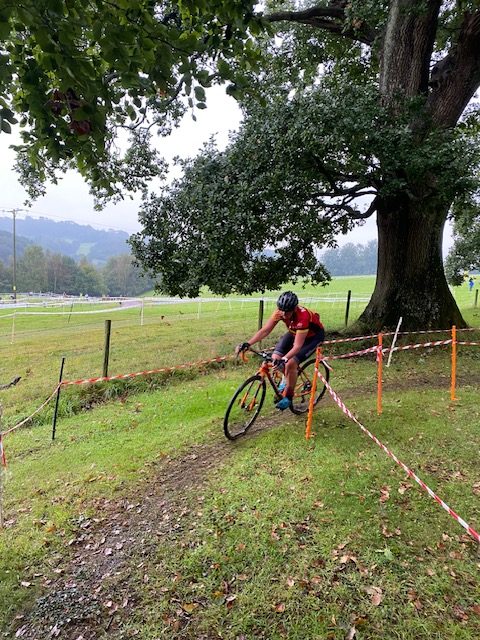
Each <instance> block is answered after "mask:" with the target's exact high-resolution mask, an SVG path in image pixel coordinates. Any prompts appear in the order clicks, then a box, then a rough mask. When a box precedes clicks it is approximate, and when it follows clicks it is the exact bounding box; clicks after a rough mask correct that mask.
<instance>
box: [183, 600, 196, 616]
mask: <svg viewBox="0 0 480 640" xmlns="http://www.w3.org/2000/svg"><path fill="white" fill-rule="evenodd" d="M181 606H182V609H183V610H184V611H185V613H188V614H190V613H193V612H194V611H195V609H196V608H197V607H198V604H197V603H196V602H185V603H184V604H182V605H181Z"/></svg>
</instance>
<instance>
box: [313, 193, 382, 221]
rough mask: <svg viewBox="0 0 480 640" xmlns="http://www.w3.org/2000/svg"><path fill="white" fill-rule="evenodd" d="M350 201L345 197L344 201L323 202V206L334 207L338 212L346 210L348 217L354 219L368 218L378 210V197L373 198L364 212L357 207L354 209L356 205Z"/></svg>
mask: <svg viewBox="0 0 480 640" xmlns="http://www.w3.org/2000/svg"><path fill="white" fill-rule="evenodd" d="M350 201H351V199H350ZM348 202H349V200H348V199H345V200H343V201H342V202H331V203H327V202H323V203H322V206H324V207H326V208H328V209H333V210H334V211H338V212H340V211H344V212H345V213H346V214H347V215H348V217H349V218H352V219H353V220H366V219H367V218H370V216H371V215H372V214H373V213H375V211H376V210H377V198H376V197H375V198H374V199H373V200H372V202H371V203H370V205H369V207H368V209H367V210H366V211H363V212H361V211H357V210H356V209H354V207H352V206H351V205H349V204H348Z"/></svg>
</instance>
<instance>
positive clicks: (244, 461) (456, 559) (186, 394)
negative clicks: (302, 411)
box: [0, 303, 480, 640]
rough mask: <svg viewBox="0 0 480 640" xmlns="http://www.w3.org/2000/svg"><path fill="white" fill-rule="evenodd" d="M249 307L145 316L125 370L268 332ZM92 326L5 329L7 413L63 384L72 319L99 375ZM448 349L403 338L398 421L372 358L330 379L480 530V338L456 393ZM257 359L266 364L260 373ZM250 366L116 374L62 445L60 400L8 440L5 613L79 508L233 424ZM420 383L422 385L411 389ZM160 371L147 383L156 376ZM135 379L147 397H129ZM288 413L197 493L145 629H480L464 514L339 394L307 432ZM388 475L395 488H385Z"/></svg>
mask: <svg viewBox="0 0 480 640" xmlns="http://www.w3.org/2000/svg"><path fill="white" fill-rule="evenodd" d="M210 304H212V305H215V304H216V303H210ZM222 304H224V303H222ZM202 305H203V303H202ZM205 306H206V305H205ZM184 308H185V307H182V309H184ZM180 310H181V309H180ZM154 311H155V313H157V311H156V310H154ZM463 311H464V314H465V318H466V320H467V322H469V323H470V324H472V325H475V326H478V325H479V311H478V310H477V309H473V307H472V306H467V308H465V309H463ZM243 312H244V314H245V315H244V316H241V317H240V320H239V322H238V323H237V322H232V313H231V312H230V309H227V310H226V311H225V312H223V311H222V310H221V309H220V308H216V307H215V306H213V307H212V313H211V315H208V314H207V312H206V311H205V313H204V314H203V311H200V318H196V320H197V322H194V319H195V308H194V307H192V313H191V314H190V315H188V314H183V312H182V314H180V313H179V314H178V315H177V316H175V322H170V320H167V322H168V324H167V323H165V324H162V323H164V321H165V318H164V319H163V320H162V321H160V320H159V319H158V317H156V319H155V321H154V322H152V323H151V324H149V323H148V322H147V323H146V324H145V325H144V326H143V327H141V326H140V324H138V325H135V326H128V325H125V326H123V327H121V328H119V329H118V333H117V334H115V333H114V334H113V337H112V359H111V367H112V368H111V371H112V373H115V372H118V369H119V368H120V371H125V369H127V370H128V368H131V369H132V370H140V369H142V368H144V367H145V368H153V367H152V364H153V363H154V362H155V363H156V364H158V365H163V364H178V363H181V362H184V361H186V360H192V359H197V358H198V359H201V358H202V359H203V358H205V357H208V355H209V354H211V355H212V356H213V355H217V354H218V353H220V354H221V353H222V350H223V353H229V352H230V351H231V348H232V344H235V343H236V342H238V341H239V340H241V339H243V338H245V337H247V336H248V335H249V334H250V333H252V332H253V330H254V329H255V326H256V307H255V313H253V314H252V307H248V305H244V309H243ZM122 313H123V312H122ZM128 313H131V314H133V313H138V310H135V311H134V310H130V311H129V312H128ZM202 314H203V315H202ZM342 314H343V309H342V310H341V312H340V316H339V317H340V321H339V323H338V325H337V326H338V327H340V326H341V318H342ZM183 315H185V316H186V317H183ZM197 315H198V309H197ZM252 315H253V317H252ZM322 315H323V314H322ZM212 318H214V319H215V323H214V322H213V321H212ZM137 319H138V318H137ZM114 326H115V325H114ZM90 329H91V328H90V327H87V326H78V327H76V328H75V331H74V332H72V333H68V331H67V332H66V337H65V336H64V335H63V333H60V332H58V328H55V326H53V325H52V327H50V329H49V330H51V332H52V333H51V336H52V340H51V342H50V341H46V340H45V339H41V340H39V339H38V336H39V335H40V336H44V335H45V334H44V333H42V332H39V333H38V334H36V335H29V336H24V338H23V340H24V342H22V343H21V348H20V345H19V343H15V344H14V345H11V346H8V345H5V344H4V352H5V360H6V361H8V368H7V372H3V374H2V375H3V376H6V377H7V378H8V377H9V375H10V373H11V374H14V373H19V374H21V375H23V380H22V381H21V383H20V384H19V385H18V387H16V388H14V389H11V390H9V391H7V392H5V393H4V394H3V397H2V401H3V402H4V404H5V405H6V422H7V424H8V423H10V424H11V423H13V422H14V421H15V418H16V417H18V414H19V413H20V410H21V412H22V414H26V413H28V412H29V410H30V409H31V408H32V407H35V406H37V405H38V401H39V400H40V399H43V398H44V397H45V396H46V395H48V392H49V391H50V390H51V388H52V387H53V386H54V385H55V383H56V379H57V375H58V372H57V369H56V367H54V366H52V362H55V361H57V362H59V360H60V356H61V355H63V353H65V351H64V349H65V348H66V345H69V342H68V341H69V340H71V338H72V335H73V336H75V340H76V341H77V342H76V343H75V344H73V345H72V344H71V343H70V345H69V348H70V351H69V356H68V358H67V362H68V365H67V370H66V372H65V377H66V378H70V377H71V378H73V377H83V376H91V375H92V374H95V373H96V372H95V367H97V366H98V368H100V367H101V359H102V354H101V347H100V346H99V345H101V344H102V343H103V342H102V341H103V328H100V327H97V328H96V331H97V333H95V332H94V331H93V330H92V331H91V330H90ZM247 329H248V331H247ZM114 331H115V329H114ZM179 335H180V336H181V337H180V338H179ZM54 338H55V339H54ZM473 338H475V339H477V340H478V339H479V336H478V333H477V334H473ZM421 339H422V340H425V339H427V338H426V337H425V336H422V337H421ZM468 339H470V337H468ZM62 340H65V341H64V342H62ZM355 348H356V347H355ZM332 352H333V350H332ZM449 358H450V351H449V348H448V347H445V348H443V347H441V348H436V349H432V350H428V351H425V350H421V351H415V352H404V353H398V354H395V355H394V359H393V364H392V366H391V367H390V369H388V370H385V373H384V378H385V384H384V388H385V399H384V414H383V415H382V416H381V417H378V416H377V415H376V411H375V406H376V405H375V397H374V393H375V384H376V381H375V365H374V362H373V360H372V359H371V358H369V359H362V360H357V361H355V362H351V361H345V362H338V363H334V372H333V376H332V383H333V386H334V388H335V389H337V390H338V391H339V392H340V393H341V394H342V397H344V399H345V401H346V402H347V404H348V406H349V407H350V408H351V409H352V410H354V411H356V412H357V414H358V415H359V417H360V418H361V419H362V420H363V421H364V424H365V426H367V427H368V428H369V429H371V430H373V431H374V432H375V433H376V434H377V435H378V436H379V437H380V438H381V439H383V440H384V441H385V443H386V444H387V445H389V446H391V447H392V448H393V449H394V451H395V452H396V453H397V454H398V455H399V456H400V457H401V458H403V459H404V461H405V462H406V463H408V464H410V465H412V467H413V468H414V469H416V470H418V471H419V473H420V476H421V477H422V478H423V479H424V480H425V481H427V482H428V483H431V484H432V488H433V489H434V490H437V491H438V493H439V494H440V496H441V497H442V498H444V499H445V500H446V501H447V502H448V503H451V506H452V507H453V508H456V509H457V510H458V512H459V513H460V515H462V516H464V517H465V518H466V519H467V520H469V519H470V520H471V524H472V525H474V526H475V524H476V528H477V529H478V528H479V522H480V514H479V511H478V493H475V492H474V490H475V491H477V489H475V483H478V435H479V424H480V420H479V413H478V372H479V367H478V365H479V362H480V351H479V350H478V348H474V347H472V348H468V347H464V348H460V355H459V378H460V381H461V384H462V388H461V390H460V391H459V393H458V395H459V400H458V401H457V402H456V403H454V404H451V403H450V402H449V399H448V398H449V394H448V384H449ZM253 368H254V363H253V362H250V364H249V365H248V366H247V368H246V369H248V371H251V370H252V369H253ZM92 369H93V371H92ZM199 373H200V374H201V375H199ZM246 373H247V371H246V370H245V369H243V368H235V369H232V368H226V369H223V368H221V367H220V368H218V367H217V368H215V370H212V371H207V370H202V371H200V372H199V371H194V372H191V373H186V374H174V375H173V377H171V378H168V379H167V378H164V379H163V380H162V385H163V386H162V388H161V389H160V390H157V391H155V392H150V393H139V391H140V390H141V389H142V386H141V385H138V386H135V384H133V383H132V388H130V389H129V388H125V387H124V386H122V385H118V386H117V387H116V390H115V387H112V386H108V387H106V388H107V389H110V394H111V397H112V402H111V403H109V404H107V405H105V406H101V407H97V408H95V409H94V410H93V411H91V412H88V413H81V414H79V415H76V416H73V417H70V418H62V419H61V421H60V422H59V424H58V427H57V428H58V434H57V440H56V441H55V442H54V443H52V442H51V440H50V438H51V435H50V425H49V424H48V423H45V422H44V418H45V417H49V416H48V414H45V415H44V416H43V418H41V419H40V420H39V422H38V424H37V425H36V426H34V427H32V428H26V429H23V430H21V431H19V432H16V433H15V434H12V435H9V436H8V437H6V438H5V441H4V444H5V448H6V452H7V457H8V460H9V467H8V468H7V472H6V475H5V476H4V479H5V485H4V489H5V496H4V505H5V519H6V521H7V524H8V527H7V528H6V529H4V531H3V532H2V533H1V534H0V621H2V622H1V623H0V629H1V628H6V626H7V625H8V623H9V622H10V621H11V620H12V617H13V615H14V614H15V612H17V611H19V610H21V608H22V606H23V605H24V604H25V603H27V602H31V601H32V599H33V598H34V597H35V594H37V593H39V591H40V589H41V585H42V581H43V579H44V576H45V575H48V572H49V571H51V568H52V565H53V564H54V563H57V562H58V558H59V557H60V556H61V555H63V554H64V553H65V551H66V549H67V548H68V547H67V545H68V539H69V536H70V535H73V534H74V532H75V530H76V527H77V526H78V522H79V517H82V516H83V515H85V514H92V513H94V512H95V505H96V500H97V499H98V497H99V496H107V497H115V496H121V495H123V494H128V493H129V492H130V491H131V490H132V487H133V486H134V485H136V484H137V483H138V481H139V478H141V479H143V478H148V477H149V476H150V474H151V473H152V468H155V467H156V466H157V465H160V464H161V461H162V459H163V458H164V456H165V455H171V454H175V453H176V452H180V451H182V450H184V449H185V448H186V447H191V446H195V445H196V444H197V443H201V442H205V441H208V442H211V441H215V440H219V441H221V440H222V438H223V436H222V433H221V419H222V415H223V412H224V409H225V405H226V403H227V400H228V399H229V397H230V396H231V394H232V392H233V390H234V389H235V388H236V386H238V384H239V383H240V382H241V380H242V379H243V378H244V376H246ZM7 374H8V375H7ZM2 381H3V380H2ZM414 383H415V384H417V385H418V384H421V385H422V388H421V389H420V390H416V391H412V390H411V389H409V385H412V384H414ZM155 384H156V382H153V381H148V380H147V381H146V383H144V386H143V389H149V388H152V387H154V385H155ZM436 387H439V388H436ZM79 389H81V388H75V389H71V390H69V391H68V392H65V393H63V392H62V397H63V400H62V403H64V404H63V414H64V415H66V414H68V412H69V406H70V407H74V406H75V403H77V402H78V397H79ZM92 389H93V391H92V390H90V391H87V390H84V391H82V392H81V393H83V394H84V395H85V398H84V400H85V404H87V405H88V404H89V403H91V402H94V401H95V398H96V394H97V393H98V392H97V391H96V390H95V388H92ZM132 390H133V391H135V392H136V393H137V395H135V396H128V392H130V391H132ZM100 395H101V394H100ZM116 395H118V399H114V398H115V396H116ZM269 406H271V405H269ZM72 411H73V409H72ZM270 411H271V412H272V410H270ZM276 420H277V421H278V427H276V428H275V429H274V430H272V431H270V432H267V433H262V434H261V435H259V436H257V437H255V438H247V439H245V440H244V441H242V442H240V443H238V444H235V445H233V446H232V454H231V456H230V458H229V461H228V464H227V465H226V466H225V467H222V469H221V470H219V472H218V474H217V477H213V478H212V484H211V487H210V489H209V490H208V492H205V491H202V492H201V494H199V495H195V492H194V493H193V494H192V495H191V500H192V505H195V504H196V501H197V499H198V500H199V502H198V504H201V508H198V509H196V510H195V511H194V512H192V518H191V520H190V525H191V532H190V533H189V534H188V535H187V537H186V539H184V540H182V541H181V543H180V544H179V541H178V540H177V539H175V537H172V538H171V539H167V540H165V546H164V549H163V552H162V555H161V556H160V557H159V558H158V559H157V561H156V562H155V566H153V567H152V568H151V570H150V575H151V577H152V580H151V582H150V583H149V585H146V586H143V587H142V588H141V592H140V594H139V597H140V599H141V602H142V605H141V607H140V609H139V611H140V612H141V617H144V618H145V622H144V623H143V622H142V621H141V620H140V618H139V619H133V620H132V621H131V628H132V631H138V633H139V635H138V637H141V638H145V639H150V638H152V639H153V638H155V637H157V636H158V634H159V633H160V632H161V633H163V634H164V635H166V636H167V637H177V636H178V637H182V638H183V637H186V638H187V637H191V638H197V637H200V634H202V633H206V629H207V628H209V627H210V628H217V629H218V630H219V633H222V634H223V635H222V637H224V638H232V640H233V639H234V638H238V637H242V635H243V636H244V637H246V638H253V637H265V638H281V637H288V638H306V637H309V638H310V637H312V638H315V637H319V638H343V637H344V636H346V634H347V633H348V631H349V629H351V628H352V627H353V626H355V628H356V629H357V630H358V634H357V636H355V637H357V638H405V639H410V638H414V637H418V638H427V637H428V638H442V639H443V638H454V639H457V638H458V639H459V640H460V639H461V640H463V639H468V640H470V639H472V640H473V638H476V637H478V635H479V631H480V628H479V626H478V620H479V618H478V608H475V607H476V606H477V605H478V600H479V596H480V594H479V592H478V568H479V563H478V559H477V558H476V557H475V549H474V547H472V544H471V543H470V541H469V540H467V538H465V536H463V533H462V529H460V528H459V527H458V525H457V524H456V523H454V522H453V520H451V518H449V516H448V515H447V514H445V513H444V512H443V511H442V510H440V509H439V508H438V506H437V505H436V504H435V503H433V501H431V500H430V499H429V498H427V497H425V496H422V495H420V493H419V492H418V491H417V489H416V487H414V488H410V487H408V488H407V489H406V492H405V493H403V494H401V493H399V492H398V489H399V488H402V487H403V486H404V485H402V484H401V483H402V482H403V481H404V480H405V478H404V476H403V474H402V472H401V470H399V469H396V468H394V466H393V463H392V462H391V461H390V460H388V458H386V456H385V455H384V454H383V453H382V452H380V451H379V450H376V448H375V445H374V444H373V443H370V442H368V441H366V439H365V436H363V435H362V434H361V433H360V432H359V431H358V430H357V427H355V426H354V425H353V424H352V423H349V422H348V421H347V419H346V418H345V417H344V416H343V415H342V414H341V413H340V412H339V410H338V409H337V408H336V407H334V406H332V405H328V404H327V403H324V404H323V406H322V407H321V409H320V410H319V411H318V412H317V417H316V423H315V430H316V432H317V435H316V438H315V439H314V441H313V444H311V445H309V446H306V445H305V442H304V440H303V428H304V424H303V421H302V420H301V419H300V420H299V419H294V418H292V416H290V415H288V416H285V415H283V416H279V417H277V418H276ZM477 486H478V485H477ZM382 487H390V489H388V490H385V491H387V493H388V494H389V498H388V499H387V500H385V501H384V502H380V497H382V496H385V495H386V493H385V491H383V492H382ZM320 504H323V506H320ZM198 513H201V515H200V516H199V515H198ZM397 529H399V530H400V534H397V533H396V530H397ZM392 532H393V535H390V534H391V533H392ZM347 541H348V543H347V544H346V545H345V546H344V547H343V546H342V545H343V543H344V542H347ZM346 555H347V556H348V555H349V556H354V558H355V559H352V558H349V559H348V560H346V559H345V557H344V556H346ZM342 559H343V560H345V562H342ZM217 565H218V566H217ZM179 567H181V569H179ZM212 567H213V568H212ZM177 574H180V578H178V577H175V576H176V575H177ZM22 582H24V583H30V585H29V586H22V584H21V583H22ZM137 587H138V585H132V589H134V588H137ZM365 589H367V590H368V591H366V590H365ZM378 589H380V590H381V597H382V600H381V602H380V603H379V604H378V605H377V604H374V603H372V599H373V598H374V597H376V598H377V599H378V597H380V595H379V591H378ZM159 593H160V594H163V595H162V596H161V597H160V596H159ZM375 594H377V595H375ZM230 596H235V598H232V599H229V597H230ZM182 604H186V605H192V607H190V606H188V607H187V608H186V609H185V608H184V609H182ZM179 611H180V614H179V613H178V612H179ZM139 615H140V614H139ZM436 618H439V619H438V620H437V619H436ZM349 625H350V626H349ZM347 627H348V628H347ZM155 634H156V635H155ZM342 634H343V635H342Z"/></svg>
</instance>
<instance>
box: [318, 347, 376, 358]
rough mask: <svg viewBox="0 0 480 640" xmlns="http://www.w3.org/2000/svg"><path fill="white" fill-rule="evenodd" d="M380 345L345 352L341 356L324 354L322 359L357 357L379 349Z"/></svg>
mask: <svg viewBox="0 0 480 640" xmlns="http://www.w3.org/2000/svg"><path fill="white" fill-rule="evenodd" d="M377 350H378V347H377V346H375V347H369V348H368V349H362V350H361V351H352V352H351V353H344V354H342V355H340V356H323V357H322V360H343V359H344V358H355V357H356V356H364V355H366V354H367V353H373V352H374V351H377Z"/></svg>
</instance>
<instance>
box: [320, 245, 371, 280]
mask: <svg viewBox="0 0 480 640" xmlns="http://www.w3.org/2000/svg"><path fill="white" fill-rule="evenodd" d="M377 250H378V243H377V241H376V240H371V241H370V242H368V243H367V244H353V243H352V242H349V243H348V244H346V245H344V246H343V247H339V248H338V249H327V251H325V252H324V253H322V255H321V257H320V260H321V261H322V262H323V264H324V265H325V267H326V268H327V269H328V271H329V272H330V274H331V275H332V276H358V275H372V274H375V273H376V272H377Z"/></svg>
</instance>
